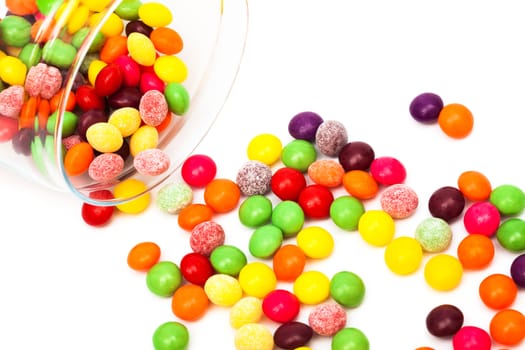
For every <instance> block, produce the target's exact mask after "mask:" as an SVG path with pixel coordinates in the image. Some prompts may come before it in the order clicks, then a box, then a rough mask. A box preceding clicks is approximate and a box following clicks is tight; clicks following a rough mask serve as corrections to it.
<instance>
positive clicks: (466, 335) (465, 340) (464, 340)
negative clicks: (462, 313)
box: [452, 326, 492, 350]
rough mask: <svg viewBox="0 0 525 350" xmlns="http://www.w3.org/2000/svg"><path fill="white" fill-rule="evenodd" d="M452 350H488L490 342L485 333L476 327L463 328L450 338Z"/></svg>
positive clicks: (490, 345) (488, 336) (490, 346)
mask: <svg viewBox="0 0 525 350" xmlns="http://www.w3.org/2000/svg"><path fill="white" fill-rule="evenodd" d="M452 345H453V347H454V350H490V349H491V348H492V340H491V339H490V335H489V334H488V333H487V331H485V330H483V329H481V328H479V327H476V326H463V327H461V329H460V330H459V331H458V332H457V333H456V334H455V335H454V337H453V338H452Z"/></svg>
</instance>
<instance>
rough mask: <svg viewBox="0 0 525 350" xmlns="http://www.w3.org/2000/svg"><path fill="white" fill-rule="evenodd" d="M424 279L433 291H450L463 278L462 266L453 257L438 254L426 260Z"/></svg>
mask: <svg viewBox="0 0 525 350" xmlns="http://www.w3.org/2000/svg"><path fill="white" fill-rule="evenodd" d="M424 277H425V281H426V282H427V283H428V285H429V286H430V287H432V288H433V289H435V290H438V291H450V290H453V289H455V288H456V287H457V286H458V285H459V284H460V282H461V279H462V277H463V266H462V265H461V262H460V261H459V260H458V258H456V257H455V256H452V255H450V254H445V253H438V254H436V255H433V256H432V257H430V259H428V260H427V262H426V264H425V269H424Z"/></svg>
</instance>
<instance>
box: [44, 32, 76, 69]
mask: <svg viewBox="0 0 525 350" xmlns="http://www.w3.org/2000/svg"><path fill="white" fill-rule="evenodd" d="M76 55H77V49H76V48H75V47H74V46H73V45H71V44H68V43H66V42H64V41H62V40H60V39H58V38H57V39H55V40H51V41H48V42H47V43H46V44H45V45H44V48H43V50H42V58H43V59H44V61H46V63H48V64H50V65H52V66H56V67H58V68H69V67H70V66H71V65H72V64H73V61H74V60H75V56H76Z"/></svg>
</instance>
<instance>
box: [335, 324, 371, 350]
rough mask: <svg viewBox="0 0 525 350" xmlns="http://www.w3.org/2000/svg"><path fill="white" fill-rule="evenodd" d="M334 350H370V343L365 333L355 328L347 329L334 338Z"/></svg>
mask: <svg viewBox="0 0 525 350" xmlns="http://www.w3.org/2000/svg"><path fill="white" fill-rule="evenodd" d="M331 346H332V350H345V349H355V350H369V349H370V342H369V341H368V338H367V337H366V335H365V333H363V331H361V330H360V329H358V328H355V327H346V328H343V329H341V330H340V331H339V332H337V333H336V334H335V335H334V336H333V338H332V344H331Z"/></svg>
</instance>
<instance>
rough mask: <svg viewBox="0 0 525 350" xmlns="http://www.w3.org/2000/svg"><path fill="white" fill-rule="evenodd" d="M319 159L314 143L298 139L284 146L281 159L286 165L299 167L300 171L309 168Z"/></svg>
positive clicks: (294, 167)
mask: <svg viewBox="0 0 525 350" xmlns="http://www.w3.org/2000/svg"><path fill="white" fill-rule="evenodd" d="M316 159H317V151H316V149H315V147H314V145H313V144H312V143H310V142H308V141H305V140H300V139H296V140H293V141H290V142H289V143H288V144H286V145H285V146H284V147H283V150H282V152H281V161H282V162H283V164H284V165H285V166H286V167H289V168H293V169H297V170H299V171H300V172H305V171H307V170H308V167H309V166H310V164H312V163H313V162H314V161H315V160H316Z"/></svg>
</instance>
